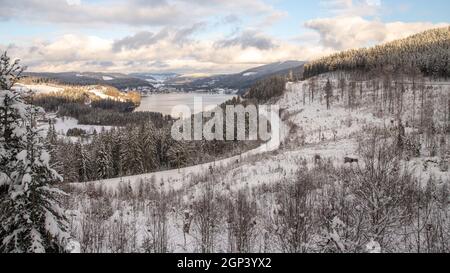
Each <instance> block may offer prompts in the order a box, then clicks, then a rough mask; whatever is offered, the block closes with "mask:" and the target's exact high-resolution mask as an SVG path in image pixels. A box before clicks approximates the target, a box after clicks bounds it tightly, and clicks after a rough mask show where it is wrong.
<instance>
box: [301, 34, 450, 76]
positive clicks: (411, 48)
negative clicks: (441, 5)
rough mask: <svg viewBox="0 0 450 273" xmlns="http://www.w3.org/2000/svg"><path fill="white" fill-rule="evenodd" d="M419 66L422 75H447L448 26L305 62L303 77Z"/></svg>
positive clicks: (449, 62)
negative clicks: (338, 72) (389, 67)
mask: <svg viewBox="0 0 450 273" xmlns="http://www.w3.org/2000/svg"><path fill="white" fill-rule="evenodd" d="M387 66H391V68H392V70H394V71H399V70H402V71H404V72H411V71H412V70H417V69H418V70H420V72H421V73H422V74H423V75H425V76H433V77H446V78H447V77H449V76H450V27H445V28H438V29H432V30H428V31H425V32H422V33H419V34H416V35H413V36H410V37H408V38H405V39H400V40H396V41H393V42H390V43H387V44H383V45H378V46H375V47H372V48H361V49H352V50H348V51H343V52H340V53H336V54H334V55H331V56H327V57H324V58H321V59H318V60H316V61H313V62H311V63H308V64H307V65H305V68H304V77H305V78H310V77H313V76H316V75H319V74H322V73H326V72H332V71H337V70H342V71H355V70H358V71H362V72H364V71H365V72H367V71H376V70H378V69H381V68H385V67H387Z"/></svg>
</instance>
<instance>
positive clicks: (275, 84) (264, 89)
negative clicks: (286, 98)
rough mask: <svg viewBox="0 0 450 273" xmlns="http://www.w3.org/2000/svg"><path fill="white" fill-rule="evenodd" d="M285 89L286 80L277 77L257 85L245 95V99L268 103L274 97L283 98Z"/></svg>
mask: <svg viewBox="0 0 450 273" xmlns="http://www.w3.org/2000/svg"><path fill="white" fill-rule="evenodd" d="M285 89H286V78H285V77H280V76H275V77H271V78H267V79H264V80H261V81H258V82H257V83H255V84H254V85H253V86H252V87H251V88H250V89H249V90H248V92H247V93H246V94H245V95H244V98H246V99H254V100H256V101H258V102H266V101H268V100H269V99H271V98H273V97H278V96H281V95H282V94H283V92H284V90H285Z"/></svg>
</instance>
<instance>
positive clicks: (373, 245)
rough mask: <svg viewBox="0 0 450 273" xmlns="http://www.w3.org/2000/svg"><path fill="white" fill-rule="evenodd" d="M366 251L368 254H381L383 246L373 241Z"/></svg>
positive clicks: (368, 244)
mask: <svg viewBox="0 0 450 273" xmlns="http://www.w3.org/2000/svg"><path fill="white" fill-rule="evenodd" d="M366 251H367V252H368V253H381V246H380V244H379V243H378V242H375V241H374V240H373V239H372V240H371V241H370V242H369V243H367V245H366Z"/></svg>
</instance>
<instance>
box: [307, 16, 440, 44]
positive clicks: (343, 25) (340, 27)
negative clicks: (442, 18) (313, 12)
mask: <svg viewBox="0 0 450 273" xmlns="http://www.w3.org/2000/svg"><path fill="white" fill-rule="evenodd" d="M446 25H448V24H446V23H442V24H432V23H426V22H418V23H404V22H391V23H384V22H381V21H379V20H368V19H364V18H363V17H360V16H338V17H333V18H323V19H314V20H310V21H307V22H306V23H305V26H306V27H308V28H310V29H312V30H315V31H317V32H318V33H319V34H320V42H321V44H322V45H323V46H325V47H328V48H331V49H334V50H343V49H350V48H358V47H365V46H370V45H374V44H379V43H385V42H389V41H392V40H395V39H400V38H404V37H407V36H410V35H412V34H415V33H418V32H421V31H424V30H427V29H430V28H436V27H442V26H446Z"/></svg>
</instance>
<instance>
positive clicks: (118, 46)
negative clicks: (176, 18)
mask: <svg viewBox="0 0 450 273" xmlns="http://www.w3.org/2000/svg"><path fill="white" fill-rule="evenodd" d="M168 35H169V33H168V30H167V29H163V30H161V31H160V32H158V33H157V34H153V33H152V32H148V31H142V32H138V33H136V34H135V35H133V36H128V37H125V38H123V39H120V40H118V41H115V42H114V44H113V50H114V51H116V52H117V51H121V50H126V49H139V48H141V47H143V46H149V45H152V44H155V43H157V42H158V41H159V40H161V39H164V38H166V37H167V36H168Z"/></svg>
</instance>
